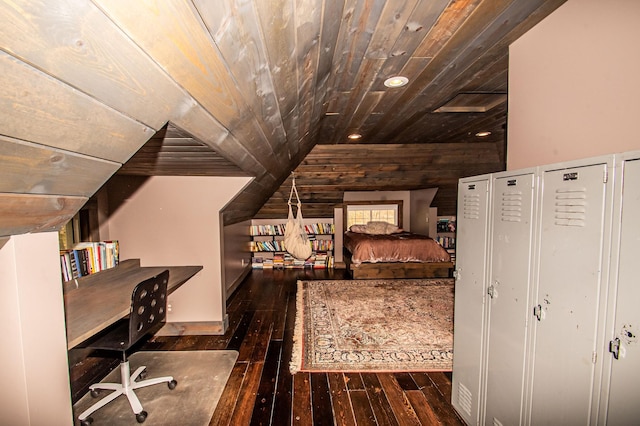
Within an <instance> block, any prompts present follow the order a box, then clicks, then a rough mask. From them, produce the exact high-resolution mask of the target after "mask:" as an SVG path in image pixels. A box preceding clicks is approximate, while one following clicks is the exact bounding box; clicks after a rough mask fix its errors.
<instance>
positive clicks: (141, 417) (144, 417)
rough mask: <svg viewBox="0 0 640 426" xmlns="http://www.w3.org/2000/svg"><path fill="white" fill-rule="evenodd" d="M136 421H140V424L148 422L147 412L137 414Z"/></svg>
mask: <svg viewBox="0 0 640 426" xmlns="http://www.w3.org/2000/svg"><path fill="white" fill-rule="evenodd" d="M136 420H137V421H138V423H144V421H145V420H147V412H146V411H140V412H139V413H138V414H136Z"/></svg>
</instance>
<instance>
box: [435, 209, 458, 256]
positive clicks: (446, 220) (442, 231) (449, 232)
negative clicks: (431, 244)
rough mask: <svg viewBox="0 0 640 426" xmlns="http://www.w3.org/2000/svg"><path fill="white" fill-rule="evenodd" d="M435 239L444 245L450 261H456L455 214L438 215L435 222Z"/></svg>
mask: <svg viewBox="0 0 640 426" xmlns="http://www.w3.org/2000/svg"><path fill="white" fill-rule="evenodd" d="M435 240H436V241H437V242H438V243H439V244H440V245H441V246H442V247H444V248H445V249H446V250H447V252H448V253H449V255H451V261H452V262H454V263H455V261H456V217H455V216H438V221H437V222H436V238H435Z"/></svg>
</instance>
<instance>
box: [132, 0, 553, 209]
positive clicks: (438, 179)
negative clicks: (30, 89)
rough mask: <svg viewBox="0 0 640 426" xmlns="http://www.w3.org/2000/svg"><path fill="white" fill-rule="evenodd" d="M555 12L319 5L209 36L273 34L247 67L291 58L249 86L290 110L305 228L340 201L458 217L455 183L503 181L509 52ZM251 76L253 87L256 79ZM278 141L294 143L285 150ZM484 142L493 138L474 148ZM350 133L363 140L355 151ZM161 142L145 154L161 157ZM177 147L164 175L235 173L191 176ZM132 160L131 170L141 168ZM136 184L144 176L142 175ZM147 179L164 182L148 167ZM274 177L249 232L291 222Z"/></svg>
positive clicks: (234, 17)
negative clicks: (389, 81) (393, 194)
mask: <svg viewBox="0 0 640 426" xmlns="http://www.w3.org/2000/svg"><path fill="white" fill-rule="evenodd" d="M237 3H239V2H237ZM272 3H273V4H275V2H272ZM561 3H563V2H562V1H531V0H526V1H486V0H485V1H480V0H459V1H451V0H437V1H433V0H430V1H427V0H424V1H416V0H413V1H409V2H407V1H386V2H384V1H346V2H341V1H335V2H329V1H326V2H306V5H305V6H303V7H300V5H297V6H295V7H294V5H293V3H292V2H278V3H277V5H278V9H277V10H278V13H277V14H276V13H274V11H273V10H270V11H269V13H270V15H271V16H270V17H267V16H261V15H260V13H261V12H267V10H266V8H265V9H261V8H259V7H257V8H240V7H238V8H237V9H235V10H232V9H231V8H230V9H229V10H227V11H226V12H227V13H226V14H223V13H221V12H220V13H218V15H220V16H219V19H218V20H217V21H216V22H217V23H218V24H220V25H221V26H220V27H219V31H220V32H223V30H224V32H226V31H234V32H238V34H243V35H244V37H246V34H245V32H246V31H249V29H248V28H246V27H245V26H246V25H249V23H251V22H253V23H261V24H257V25H264V24H265V23H269V25H273V24H278V25H281V26H282V28H280V30H279V31H278V32H277V36H278V37H283V36H284V37H285V38H284V39H282V38H280V39H272V38H271V36H273V35H274V33H273V31H274V29H267V28H264V27H259V28H251V32H252V33H253V32H255V33H256V34H258V35H257V36H256V37H257V40H259V41H260V42H261V43H262V46H260V45H258V44H257V43H255V41H256V39H254V40H253V42H252V43H248V44H247V45H246V46H244V47H240V45H241V44H242V43H240V42H235V43H233V46H234V47H237V48H241V49H244V50H245V52H243V53H244V55H248V56H243V59H244V60H249V62H250V63H252V64H257V63H260V62H261V61H263V58H265V57H268V56H269V50H270V49H278V50H282V49H284V48H288V49H289V50H290V51H291V52H292V53H295V55H292V56H291V57H290V58H289V60H288V61H284V63H283V64H279V65H277V66H278V68H279V67H280V66H281V65H283V66H286V67H287V69H288V70H289V71H290V72H289V73H288V75H289V77H288V78H286V80H287V81H282V79H283V76H282V75H280V74H279V73H278V72H274V70H275V66H274V64H270V69H269V70H268V71H270V72H268V73H267V75H263V76H262V78H260V79H257V80H256V81H252V82H251V83H250V86H251V90H255V91H256V92H257V93H262V94H266V93H269V92H271V91H272V90H273V80H274V79H275V80H278V79H279V80H280V82H281V83H282V87H284V88H286V90H287V93H286V95H287V96H290V98H291V99H292V101H291V103H289V104H286V103H285V104H284V105H288V106H287V108H286V109H284V110H283V109H282V106H280V117H278V120H279V121H281V122H282V123H283V124H284V125H285V129H284V130H285V132H284V133H285V134H283V135H281V137H283V138H284V139H285V140H286V143H287V144H289V145H291V146H290V147H289V148H288V150H289V152H291V153H295V152H296V149H295V148H294V145H299V146H300V148H299V149H300V150H299V151H298V154H300V155H298V156H296V157H293V158H292V160H293V161H291V163H290V164H289V168H290V169H291V170H293V171H294V174H295V176H296V182H297V185H298V187H299V189H300V194H301V197H302V201H303V203H304V204H305V214H306V215H307V216H309V215H311V216H313V217H330V216H332V215H333V208H334V207H335V206H337V205H339V204H340V203H342V197H343V193H344V192H345V191H367V190H371V191H375V190H380V191H390V190H412V189H424V188H438V192H437V195H436V198H435V199H434V201H433V205H434V206H436V207H438V208H439V210H440V212H441V213H442V214H455V210H456V193H457V181H458V179H459V178H460V177H463V176H470V175H475V174H482V173H489V172H495V171H500V170H504V168H505V150H506V123H507V89H508V84H507V83H508V46H509V44H510V43H511V42H513V41H514V40H515V39H516V38H518V37H519V36H520V35H521V34H523V33H524V32H525V31H526V30H528V29H529V28H531V27H532V26H533V25H535V24H536V23H537V22H539V21H540V20H541V19H542V18H544V17H545V16H546V15H548V14H549V13H550V12H551V11H553V10H554V9H555V8H557V7H558V6H559V5H560V4H561ZM196 6H197V2H196ZM205 9H206V10H205V11H204V12H206V11H208V12H212V11H211V10H209V8H205ZM256 12H257V13H258V16H256V15H255V13H256ZM276 15H277V16H276ZM240 29H242V31H240ZM260 33H262V34H261V36H260ZM241 39H242V38H241ZM244 40H246V38H245V39H244ZM227 43H229V44H232V42H230V41H227ZM221 47H222V46H221ZM303 47H304V48H303ZM227 52H229V53H231V47H229V49H228V50H225V54H226V53H227ZM230 59H231V58H230ZM226 65H227V66H228V67H229V69H230V71H231V73H232V74H234V75H240V76H245V77H246V74H247V72H249V71H247V68H248V67H250V65H248V64H240V63H238V62H236V61H229V60H227V61H226ZM251 72H253V73H254V75H255V69H254V70H252V71H251ZM397 75H401V76H405V77H407V78H408V79H409V83H408V85H407V86H405V87H401V88H388V87H385V85H384V79H385V78H387V77H390V76H397ZM269 76H271V78H268V77H269ZM244 80H245V81H247V79H244ZM296 80H297V84H296ZM238 89H239V90H242V89H243V88H242V87H241V86H240V85H238ZM263 96H265V95H263ZM296 97H297V99H295V98H296ZM293 99H295V101H293ZM265 100H266V98H265V99H263V102H264V101H265ZM443 106H449V108H448V109H446V108H444V107H443ZM441 107H442V108H441ZM262 108H263V110H264V111H266V110H267V109H266V108H264V105H262ZM442 110H444V111H443V112H441V111H442ZM287 111H288V112H287ZM287 129H289V130H293V131H295V137H294V138H290V137H289V136H290V135H289V134H288V131H287ZM176 131H177V132H180V131H179V130H176ZM483 131H484V132H486V131H488V132H491V134H490V135H489V136H484V137H482V136H476V134H477V133H478V132H483ZM351 133H359V134H360V135H362V137H361V138H360V139H357V140H350V139H349V138H348V135H349V134H351ZM183 137H184V132H183ZM159 140H161V138H157V137H156V138H154V139H153V140H152V141H151V142H150V143H152V144H153V147H155V148H156V149H158V148H159V146H160V145H159ZM181 140H185V139H181ZM175 141H176V139H175V138H173V137H170V138H169V137H167V139H165V145H166V147H165V148H164V150H165V151H167V152H165V153H164V155H165V156H172V155H175V156H176V158H173V159H172V160H171V161H172V162H174V163H180V162H182V163H183V167H182V168H183V169H184V170H183V173H184V174H208V173H210V174H215V175H234V173H237V172H241V171H240V170H239V169H236V170H234V167H233V165H232V163H231V162H226V163H227V164H224V163H225V161H224V159H223V158H222V157H218V159H217V160H216V159H213V158H211V160H210V161H211V162H209V163H206V162H205V161H203V160H204V157H202V159H201V161H200V162H198V163H196V162H195V161H194V160H192V159H191V157H186V156H184V153H183V151H182V150H177V151H176V150H167V149H166V148H169V147H170V146H171V145H172V144H175ZM196 144H198V142H196ZM200 145H201V146H206V145H204V144H200ZM309 148H312V149H311V151H310V152H309V153H308V154H307V155H306V156H303V155H301V154H304V153H306V152H307V151H308V150H309ZM149 149H153V148H152V147H145V148H144V151H145V152H146V151H148V150H149ZM140 154H142V153H140ZM140 154H139V155H136V156H134V157H133V159H132V161H133V162H136V163H140V161H141V160H142V162H144V161H147V159H148V158H149V157H141V155H140ZM142 155H148V154H142ZM139 157H140V158H139ZM209 157H210V156H209ZM209 157H206V158H207V160H209ZM300 159H302V161H301V162H300V163H299V164H296V163H297V162H299V160H300ZM192 161H193V162H192ZM150 164H153V163H150ZM137 170H138V171H139V172H140V173H144V170H145V168H144V165H140V164H139V165H138V166H137ZM167 170H170V169H167ZM176 170H177V169H176ZM132 171H133V166H131V167H130V166H129V165H125V167H123V168H122V169H121V171H120V173H125V174H126V173H131V172H132ZM148 172H149V174H162V173H166V170H165V171H164V172H163V170H160V169H159V168H157V167H156V168H152V167H150V168H149V169H148ZM283 177H284V178H286V180H284V182H282V184H281V185H279V187H278V188H277V189H276V191H275V192H274V193H273V195H272V196H270V197H269V199H268V200H266V202H265V204H264V205H263V206H262V207H261V208H260V210H259V211H258V212H257V213H256V215H255V217H256V218H274V217H276V218H281V217H285V216H286V213H287V203H286V201H287V198H288V195H289V190H290V188H291V178H290V177H288V176H287V175H286V174H285V175H281V176H280V179H282V178H283Z"/></svg>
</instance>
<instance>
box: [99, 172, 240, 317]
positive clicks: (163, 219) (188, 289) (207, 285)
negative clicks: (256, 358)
mask: <svg viewBox="0 0 640 426" xmlns="http://www.w3.org/2000/svg"><path fill="white" fill-rule="evenodd" d="M250 179H251V178H247V177H195V176H181V177H174V176H155V177H151V178H149V179H147V180H146V181H144V183H142V185H141V186H140V187H138V188H137V190H135V192H133V193H132V194H129V195H128V196H127V198H126V200H125V201H124V202H123V203H122V204H121V205H119V206H118V207H117V209H116V210H115V211H113V212H112V213H111V216H110V217H109V220H108V229H109V235H110V238H112V239H116V240H118V241H119V242H120V256H121V259H135V258H139V259H140V262H141V265H142V266H163V265H167V266H175V265H203V267H204V268H203V270H202V271H200V272H199V273H198V274H196V275H195V276H194V277H193V278H191V279H190V280H189V281H187V282H186V283H185V284H184V285H183V286H182V287H180V288H179V289H178V290H176V291H175V292H174V293H172V294H171V295H170V296H169V304H170V305H171V311H170V312H168V314H167V321H168V322H194V321H198V322H220V321H224V317H225V315H226V308H225V299H224V293H225V289H224V286H223V284H222V275H223V273H222V240H221V233H222V230H221V221H220V210H221V209H222V208H223V207H224V206H225V205H226V204H227V202H229V200H231V199H232V198H233V197H234V196H235V195H236V194H237V193H238V191H239V190H240V189H242V188H243V187H244V186H245V185H246V183H247V182H248V181H249V180H250ZM110 202H111V201H110ZM247 232H248V230H247Z"/></svg>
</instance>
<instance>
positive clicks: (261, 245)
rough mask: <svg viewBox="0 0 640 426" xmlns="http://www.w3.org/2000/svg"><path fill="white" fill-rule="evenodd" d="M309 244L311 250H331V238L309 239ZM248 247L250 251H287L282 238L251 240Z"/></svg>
mask: <svg viewBox="0 0 640 426" xmlns="http://www.w3.org/2000/svg"><path fill="white" fill-rule="evenodd" d="M309 244H310V245H311V249H312V250H313V251H328V250H333V240H310V241H309ZM249 249H250V250H251V251H252V252H259V251H287V248H286V246H285V244H284V241H283V240H269V241H251V242H250V243H249Z"/></svg>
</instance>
